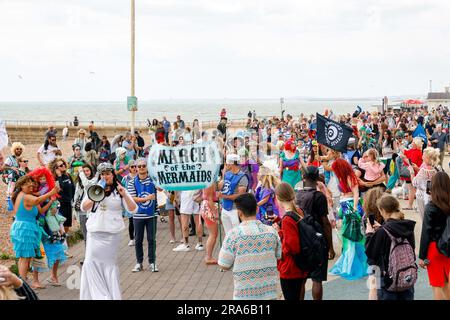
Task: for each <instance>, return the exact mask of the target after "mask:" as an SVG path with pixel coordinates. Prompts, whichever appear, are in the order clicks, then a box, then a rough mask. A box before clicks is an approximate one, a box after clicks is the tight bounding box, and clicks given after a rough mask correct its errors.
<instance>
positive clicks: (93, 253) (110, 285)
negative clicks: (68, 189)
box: [80, 162, 138, 300]
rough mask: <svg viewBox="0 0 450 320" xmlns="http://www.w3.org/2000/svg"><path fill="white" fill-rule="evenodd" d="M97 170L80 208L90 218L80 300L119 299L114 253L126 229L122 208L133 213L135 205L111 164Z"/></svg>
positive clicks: (118, 281)
mask: <svg viewBox="0 0 450 320" xmlns="http://www.w3.org/2000/svg"><path fill="white" fill-rule="evenodd" d="M97 171H98V173H99V175H100V181H99V182H98V183H97V184H95V185H93V186H91V187H89V189H88V190H87V194H86V195H87V196H86V197H84V199H83V201H82V202H81V210H83V211H85V212H88V213H89V219H88V220H87V222H86V229H87V243H86V244H87V245H86V256H85V260H84V264H83V268H82V271H81V287H80V300H120V299H121V292H120V280H119V267H118V265H117V255H118V253H119V245H120V240H121V233H122V231H123V230H124V229H125V223H124V221H123V218H122V211H123V209H125V210H127V211H128V212H130V213H135V212H137V208H138V207H137V205H136V202H134V200H133V199H132V198H131V196H130V194H129V193H128V192H127V191H126V189H125V188H124V187H122V186H121V185H120V183H119V181H118V179H117V176H116V174H115V172H114V167H113V166H112V165H111V164H110V163H107V162H105V163H101V164H100V165H98V167H97Z"/></svg>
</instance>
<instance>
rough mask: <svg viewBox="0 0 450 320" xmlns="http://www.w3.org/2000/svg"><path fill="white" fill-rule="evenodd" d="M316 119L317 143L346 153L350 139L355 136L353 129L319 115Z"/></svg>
mask: <svg viewBox="0 0 450 320" xmlns="http://www.w3.org/2000/svg"><path fill="white" fill-rule="evenodd" d="M316 117H317V141H318V142H319V143H320V144H323V145H326V146H327V147H329V148H331V149H333V150H336V151H340V152H346V151H347V143H348V139H349V138H350V137H351V136H352V135H353V130H352V128H350V127H347V126H346V125H342V124H340V123H339V122H336V121H333V120H331V119H328V118H326V117H324V116H322V115H320V114H318V113H317V115H316Z"/></svg>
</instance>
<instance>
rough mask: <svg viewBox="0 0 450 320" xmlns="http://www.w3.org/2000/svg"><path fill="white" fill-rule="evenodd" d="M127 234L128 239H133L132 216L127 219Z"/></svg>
mask: <svg viewBox="0 0 450 320" xmlns="http://www.w3.org/2000/svg"><path fill="white" fill-rule="evenodd" d="M128 221H129V222H128V234H129V235H130V240H134V223H133V217H131V218H129V219H128Z"/></svg>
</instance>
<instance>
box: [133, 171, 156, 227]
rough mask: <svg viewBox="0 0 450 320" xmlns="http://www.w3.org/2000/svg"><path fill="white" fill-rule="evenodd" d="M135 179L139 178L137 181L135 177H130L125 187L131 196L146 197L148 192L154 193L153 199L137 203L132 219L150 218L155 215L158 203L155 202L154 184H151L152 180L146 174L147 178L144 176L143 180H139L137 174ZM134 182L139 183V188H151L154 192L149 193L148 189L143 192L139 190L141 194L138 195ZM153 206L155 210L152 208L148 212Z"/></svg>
mask: <svg viewBox="0 0 450 320" xmlns="http://www.w3.org/2000/svg"><path fill="white" fill-rule="evenodd" d="M137 180H139V182H137V181H136V179H131V180H130V181H129V182H128V187H127V190H128V193H129V194H130V195H131V196H132V197H139V198H144V197H147V196H148V195H150V194H154V195H155V200H150V201H147V202H143V203H137V205H138V211H137V212H136V213H135V214H133V219H150V218H153V217H154V216H155V215H156V208H158V203H157V200H156V188H155V185H154V184H153V181H152V179H151V178H150V177H149V176H147V178H145V179H144V180H141V179H140V178H139V176H137ZM135 181H136V182H135ZM135 183H136V184H137V183H139V184H141V186H142V188H140V189H144V190H149V189H153V190H154V192H153V193H150V192H148V191H144V192H141V194H139V195H138V194H137V191H136V185H135ZM153 206H154V208H155V210H153V212H152V213H149V212H148V211H149V210H150V208H151V207H153ZM150 211H151V210H150Z"/></svg>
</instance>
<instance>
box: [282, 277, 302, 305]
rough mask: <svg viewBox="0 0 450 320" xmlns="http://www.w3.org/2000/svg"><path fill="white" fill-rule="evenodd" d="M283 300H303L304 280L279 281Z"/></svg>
mask: <svg viewBox="0 0 450 320" xmlns="http://www.w3.org/2000/svg"><path fill="white" fill-rule="evenodd" d="M280 283H281V290H282V291H283V296H284V300H293V301H298V300H304V299H305V283H306V279H304V278H302V279H280Z"/></svg>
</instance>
